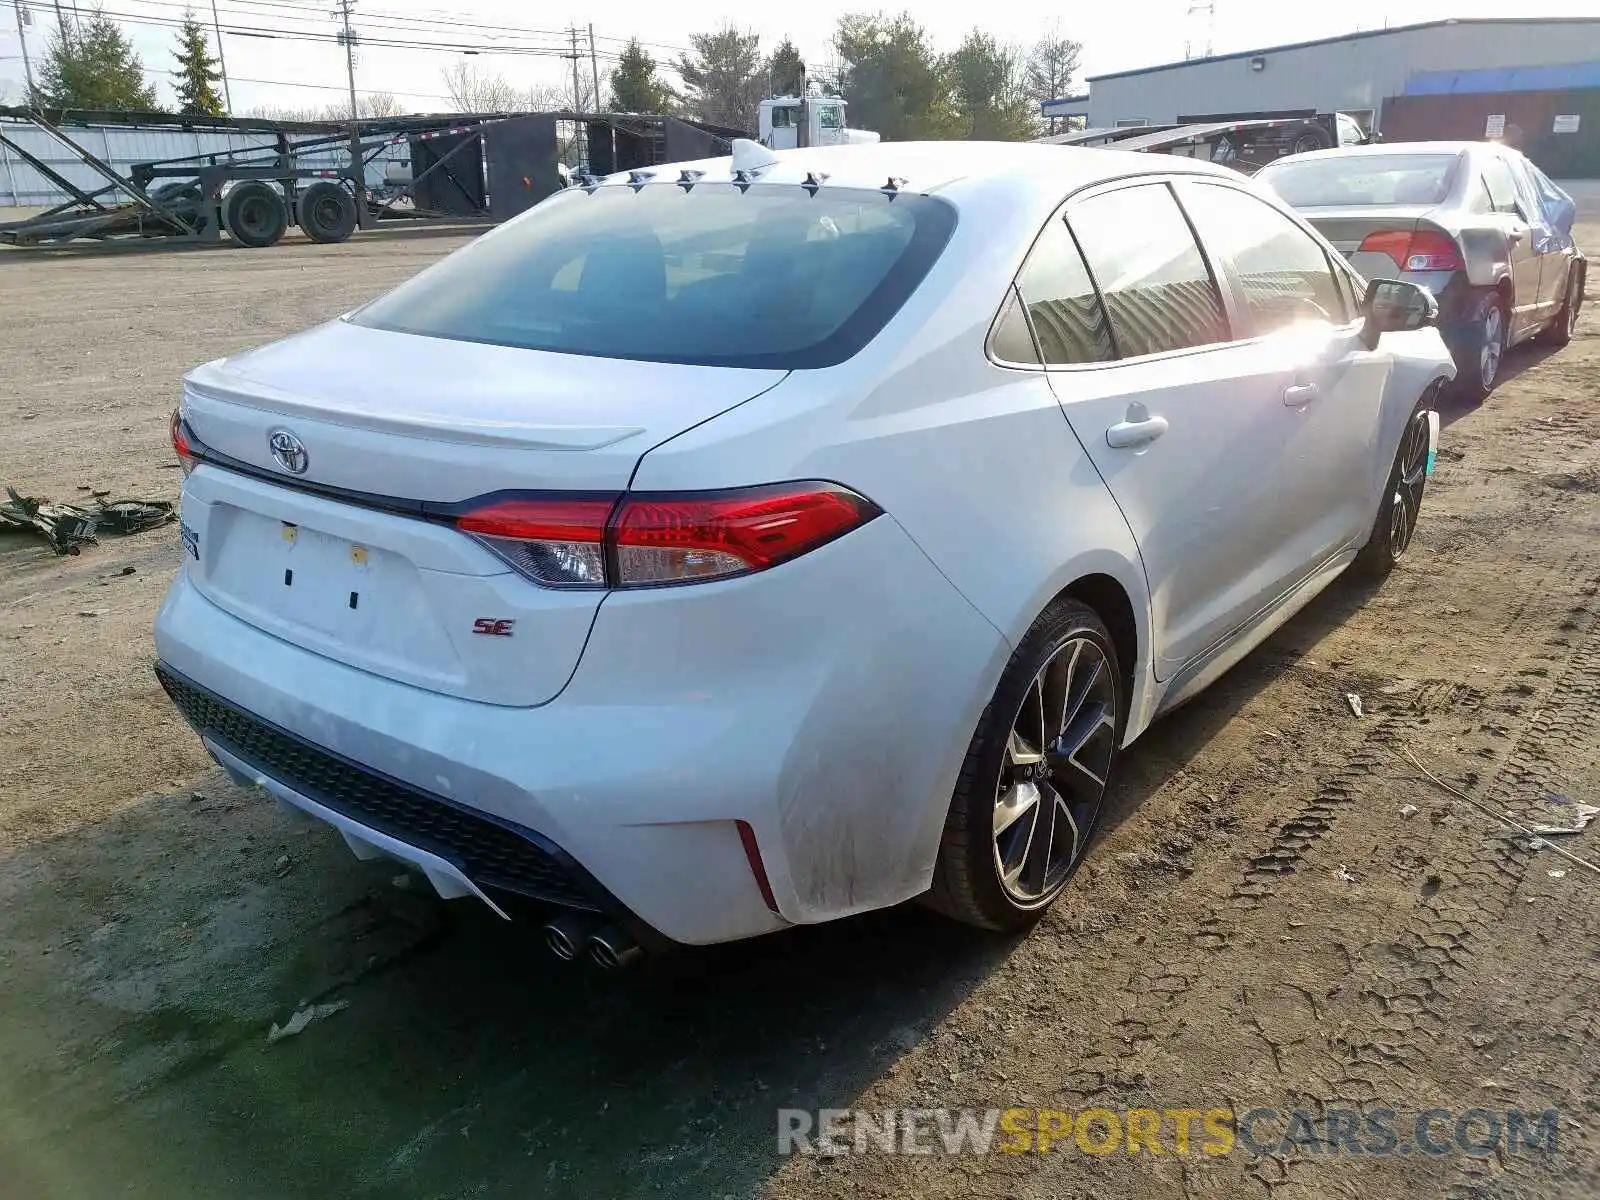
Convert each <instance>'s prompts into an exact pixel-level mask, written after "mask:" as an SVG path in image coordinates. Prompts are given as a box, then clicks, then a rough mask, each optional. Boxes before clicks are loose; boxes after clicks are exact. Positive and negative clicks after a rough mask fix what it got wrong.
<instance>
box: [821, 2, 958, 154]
mask: <svg viewBox="0 0 1600 1200" xmlns="http://www.w3.org/2000/svg"><path fill="white" fill-rule="evenodd" d="M834 48H835V49H836V50H837V51H838V54H839V92H840V94H841V95H843V96H844V98H845V100H846V101H847V102H848V103H849V105H850V124H851V125H853V126H854V127H856V128H857V129H873V130H876V131H877V132H878V133H880V134H881V135H883V139H884V141H906V140H918V139H938V138H948V137H960V136H962V135H963V134H965V133H966V132H967V131H966V130H964V129H962V128H961V119H960V116H959V115H958V114H957V113H956V111H955V108H954V106H953V105H952V103H951V97H950V85H949V80H948V78H947V74H946V70H945V61H944V59H943V58H941V57H940V55H939V53H938V52H937V51H936V50H935V49H934V47H933V42H932V40H931V39H930V38H929V37H928V32H927V30H926V29H924V28H923V27H922V26H921V25H919V24H918V23H917V22H916V20H915V18H913V17H912V16H911V14H910V13H901V14H899V15H898V16H895V17H888V16H885V15H884V14H882V13H845V14H844V15H843V16H842V17H840V18H839V28H838V32H837V33H835V35H834Z"/></svg>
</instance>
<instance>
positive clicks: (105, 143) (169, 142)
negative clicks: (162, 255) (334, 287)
mask: <svg viewBox="0 0 1600 1200" xmlns="http://www.w3.org/2000/svg"><path fill="white" fill-rule="evenodd" d="M0 129H3V130H4V132H5V135H6V136H7V137H8V138H11V139H12V140H13V141H15V142H16V143H17V144H18V145H19V146H21V147H22V148H23V149H25V150H27V152H28V153H29V154H32V155H33V156H34V157H35V158H38V159H39V160H41V161H42V162H44V163H45V164H46V165H47V166H49V167H50V168H51V169H52V170H54V171H55V172H57V173H58V174H60V175H62V176H64V177H65V178H67V179H70V180H71V181H72V182H73V183H74V184H76V185H78V186H79V187H81V188H83V189H84V190H85V191H91V192H92V191H94V190H95V189H97V188H99V187H101V186H103V184H104V182H105V181H104V180H102V179H101V178H100V176H99V175H97V174H95V172H94V171H93V170H91V169H90V168H88V167H86V166H84V165H83V163H82V162H81V161H79V160H78V158H77V157H76V156H74V155H73V153H72V152H71V151H70V150H68V149H67V148H66V147H65V146H63V145H61V144H60V143H59V142H57V141H56V140H55V139H53V138H52V137H50V136H49V135H48V134H47V133H45V132H44V131H43V130H42V129H39V128H37V127H36V126H33V125H29V124H28V123H26V122H22V121H0ZM62 132H64V133H65V134H66V135H67V136H68V137H70V138H71V139H72V140H73V141H75V142H77V143H78V144H79V145H80V146H82V147H83V148H84V149H85V150H87V151H89V153H91V154H94V155H96V156H97V157H99V158H101V159H103V160H104V161H106V162H108V163H109V164H110V165H111V166H112V167H113V168H114V169H115V170H116V171H117V172H118V173H119V174H126V173H127V172H128V170H129V168H131V167H132V166H133V164H134V163H139V162H152V161H154V160H156V159H163V158H182V157H185V156H187V155H190V154H222V153H226V152H229V151H235V150H271V149H272V148H273V146H274V145H275V144H276V143H275V140H274V138H273V137H272V135H271V134H262V133H236V132H231V131H217V130H205V131H199V130H196V131H192V132H185V131H182V130H176V129H128V128H123V127H119V126H114V125H64V126H62ZM347 156H348V151H347V150H343V149H341V148H340V147H338V146H330V147H328V148H327V149H324V150H318V151H315V152H313V153H310V154H305V155H302V156H300V162H301V164H302V165H303V166H309V167H317V168H333V167H337V166H339V165H340V164H341V162H343V161H347ZM410 161H411V152H410V149H409V147H408V146H407V144H406V143H405V141H403V140H402V141H401V142H400V143H399V144H398V145H395V146H390V147H387V148H386V149H385V150H383V151H382V153H380V154H379V155H378V157H377V158H375V159H374V160H373V161H372V162H370V163H368V164H367V182H368V183H369V184H371V185H373V186H377V185H379V184H381V183H382V182H383V175H384V170H385V169H386V167H387V166H388V164H390V163H409V162H410ZM68 199H70V197H69V196H68V195H67V194H66V193H65V192H63V191H61V190H60V189H59V188H58V187H56V185H55V184H53V183H51V182H50V181H49V180H48V179H46V178H45V177H44V176H42V175H40V174H39V172H38V171H36V170H34V168H33V167H31V166H29V165H28V164H27V163H25V162H23V161H22V160H21V159H20V158H18V157H17V156H16V155H15V154H13V153H12V152H11V151H10V150H9V149H7V148H6V147H5V146H0V208H5V207H25V208H42V207H48V206H50V205H53V204H60V203H62V202H63V201H66V200H68Z"/></svg>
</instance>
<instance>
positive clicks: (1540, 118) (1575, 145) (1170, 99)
mask: <svg viewBox="0 0 1600 1200" xmlns="http://www.w3.org/2000/svg"><path fill="white" fill-rule="evenodd" d="M1467 89H1475V90H1467ZM1413 95H1415V96H1417V97H1419V98H1420V97H1429V99H1428V100H1426V102H1420V101H1419V102H1416V103H1413V102H1411V101H1410V99H1409V97H1410V96H1413ZM1497 95H1511V96H1516V97H1518V99H1517V100H1516V101H1515V102H1514V104H1512V103H1504V104H1499V105H1497V104H1496V103H1495V102H1494V101H1493V100H1492V99H1487V97H1493V96H1497ZM1469 96H1471V97H1474V99H1472V100H1470V101H1469V100H1468V99H1467V97H1469ZM1441 97H1445V98H1444V99H1441ZM1534 97H1540V98H1539V99H1534ZM1402 98H1405V99H1402ZM1397 100H1398V101H1400V102H1399V103H1396V101H1397ZM1596 104H1600V17H1572V18H1557V17H1548V18H1543V17H1521V18H1505V19H1486V20H1448V21H1429V22H1425V23H1423V24H1418V25H1404V26H1398V27H1395V28H1392V29H1374V30H1367V31H1364V32H1361V33H1352V34H1347V35H1346V36H1344V37H1336V38H1322V39H1319V40H1317V41H1311V42H1297V43H1294V44H1291V45H1286V46H1270V47H1267V48H1265V49H1260V50H1245V51H1241V52H1240V53H1237V54H1219V55H1215V56H1212V57H1208V58H1196V59H1189V60H1188V61H1186V62H1176V63H1168V64H1165V65H1163V66H1158V67H1147V68H1143V69H1140V70H1136V71H1119V72H1116V73H1114V74H1110V75H1097V76H1092V77H1091V78H1090V79H1089V94H1088V96H1087V98H1076V97H1075V98H1073V99H1072V100H1071V101H1069V102H1053V103H1052V104H1051V105H1050V106H1049V107H1047V109H1046V112H1047V113H1048V114H1049V115H1054V116H1067V115H1078V116H1082V117H1084V118H1086V120H1087V123H1088V125H1089V126H1090V127H1092V128H1102V127H1110V126H1116V125H1147V124H1149V125H1159V124H1168V123H1172V122H1181V121H1186V120H1188V119H1191V118H1193V119H1204V118H1208V117H1213V116H1217V117H1233V116H1280V115H1281V116H1291V115H1303V114H1309V113H1313V112H1346V113H1349V114H1350V115H1351V116H1353V117H1355V118H1356V120H1357V121H1359V122H1360V123H1361V124H1362V125H1363V126H1364V127H1365V128H1368V129H1377V130H1381V131H1382V132H1383V134H1384V135H1385V137H1386V138H1390V139H1391V140H1393V138H1394V137H1395V136H1396V133H1395V132H1394V131H1391V130H1390V129H1389V128H1388V125H1389V123H1390V120H1391V118H1392V117H1393V118H1398V119H1402V120H1403V121H1404V125H1405V137H1406V138H1407V139H1408V140H1413V139H1416V138H1418V137H1449V138H1466V137H1477V138H1482V137H1486V136H1489V137H1494V136H1500V135H1499V134H1498V133H1496V129H1497V128H1498V127H1499V126H1500V125H1501V124H1502V122H1494V121H1490V120H1489V118H1490V117H1496V116H1499V117H1503V118H1504V121H1503V125H1504V126H1505V128H1507V129H1510V128H1513V127H1514V128H1516V129H1517V130H1520V131H1521V134H1522V136H1523V137H1524V138H1525V139H1526V144H1524V147H1523V148H1524V149H1526V150H1527V151H1528V152H1529V154H1530V155H1532V156H1533V157H1535V159H1538V158H1540V157H1541V156H1542V155H1548V154H1549V153H1551V152H1552V149H1553V150H1554V152H1556V153H1557V154H1558V156H1561V157H1562V162H1563V163H1564V164H1567V165H1564V166H1560V167H1552V168H1551V169H1552V170H1553V173H1557V174H1561V175H1572V174H1597V175H1600V128H1596V126H1597V125H1600V112H1596V111H1595V109H1594V107H1593V106H1594V105H1596ZM1511 108H1515V111H1516V112H1517V113H1520V114H1522V116H1523V118H1524V119H1523V120H1516V121H1514V120H1513V119H1512V116H1513V113H1512V112H1508V111H1506V110H1507V109H1511ZM1408 110H1409V111H1408ZM1465 113H1470V114H1471V115H1472V118H1473V119H1472V120H1471V121H1467V119H1466V117H1465V116H1464V115H1461V114H1465ZM1590 113H1593V114H1594V115H1593V116H1590V115H1589V114H1590ZM1446 114H1449V116H1448V119H1447V118H1446ZM1557 117H1561V118H1567V119H1565V120H1562V121H1560V122H1559V123H1558V122H1557V121H1556V118H1557ZM1547 118H1548V119H1547ZM1573 118H1576V120H1573ZM1463 122H1466V123H1465V124H1464V123H1463ZM1468 125H1471V126H1472V127H1471V128H1470V129H1469V128H1467V126H1468ZM1546 126H1549V128H1548V129H1547V128H1545V127H1546ZM1552 138H1554V139H1558V140H1557V141H1556V142H1555V143H1554V145H1553V147H1552V146H1551V145H1548V144H1547V143H1550V141H1551V139H1552ZM1562 138H1565V139H1566V140H1564V141H1563V140H1559V139H1562ZM1541 147H1543V149H1542V150H1541ZM1591 158H1593V159H1594V163H1593V166H1592V168H1589V169H1586V170H1585V169H1577V168H1580V167H1581V165H1582V164H1584V163H1586V162H1588V161H1589V160H1590V159H1591Z"/></svg>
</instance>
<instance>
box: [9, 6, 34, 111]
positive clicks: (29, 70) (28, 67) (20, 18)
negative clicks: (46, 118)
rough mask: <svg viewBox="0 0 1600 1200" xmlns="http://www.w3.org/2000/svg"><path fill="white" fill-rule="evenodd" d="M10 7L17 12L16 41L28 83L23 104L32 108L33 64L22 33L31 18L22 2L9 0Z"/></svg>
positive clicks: (29, 23)
mask: <svg viewBox="0 0 1600 1200" xmlns="http://www.w3.org/2000/svg"><path fill="white" fill-rule="evenodd" d="M11 4H12V7H14V8H15V9H16V10H17V41H19V42H21V43H22V74H23V76H24V78H26V79H27V81H28V94H27V96H26V97H24V98H23V103H24V104H26V105H27V106H28V107H29V108H32V107H33V102H34V91H33V62H32V61H31V60H30V59H29V58H28V35H27V34H25V33H23V32H22V27H23V26H24V25H31V24H32V23H33V18H32V17H31V16H28V15H27V12H26V10H25V9H24V8H23V7H22V0H11Z"/></svg>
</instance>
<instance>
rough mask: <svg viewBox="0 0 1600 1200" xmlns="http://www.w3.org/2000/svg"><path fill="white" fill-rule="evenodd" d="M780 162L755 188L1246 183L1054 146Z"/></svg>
mask: <svg viewBox="0 0 1600 1200" xmlns="http://www.w3.org/2000/svg"><path fill="white" fill-rule="evenodd" d="M762 153H764V154H771V155H772V157H773V158H774V159H776V161H775V162H773V163H772V164H771V165H769V166H765V167H762V168H761V169H760V172H759V174H758V176H757V179H756V181H757V182H759V183H763V184H769V183H795V184H800V183H805V182H806V179H807V176H813V177H815V176H818V175H825V176H826V180H825V183H826V185H827V186H830V187H854V188H874V189H876V188H882V187H883V186H884V185H885V184H887V183H888V182H889V180H890V179H891V178H892V179H894V180H895V185H896V187H897V188H899V189H901V190H903V191H907V192H914V193H932V192H938V193H941V194H943V195H945V196H946V197H947V198H949V199H951V200H952V201H955V202H957V203H960V202H961V201H962V200H963V199H966V198H971V197H973V196H974V195H975V194H977V193H981V192H988V191H996V190H998V191H1007V192H1018V191H1022V192H1037V193H1038V195H1039V196H1040V197H1043V198H1046V199H1048V198H1051V197H1053V198H1054V201H1055V202H1059V201H1060V199H1061V198H1062V196H1063V195H1064V194H1065V193H1066V192H1067V191H1069V190H1073V189H1075V188H1078V187H1083V186H1086V185H1089V184H1093V183H1098V182H1101V181H1103V180H1112V179H1120V178H1123V177H1125V176H1128V175H1148V174H1152V173H1185V174H1197V175H1212V176H1218V175H1220V176H1223V177H1226V178H1232V179H1241V178H1242V177H1241V176H1240V175H1239V174H1238V172H1236V171H1233V170H1230V169H1229V168H1226V167H1220V166H1215V165H1213V164H1211V163H1207V162H1201V161H1199V160H1196V159H1191V158H1184V157H1181V156H1178V155H1166V154H1163V155H1152V154H1136V153H1132V152H1128V151H1119V150H1099V149H1084V148H1081V147H1076V146H1049V145H1042V144H1039V143H1036V142H875V143H866V144H862V145H853V146H813V147H808V148H806V149H803V150H776V151H763V152H762ZM643 169H644V170H645V171H647V172H649V174H650V176H651V178H650V180H649V182H662V183H667V182H675V181H676V180H677V179H678V178H679V174H680V172H682V171H700V172H702V173H703V174H702V175H701V176H700V178H703V179H706V180H709V181H721V180H732V178H733V173H734V167H733V158H732V156H729V157H724V158H708V159H701V160H698V161H696V162H683V163H666V164H662V165H661V166H658V167H647V168H643ZM635 174H636V173H634V172H627V171H622V172H618V173H617V174H614V175H609V176H607V177H606V179H605V183H606V184H612V183H630V182H635V179H634V175H635Z"/></svg>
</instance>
